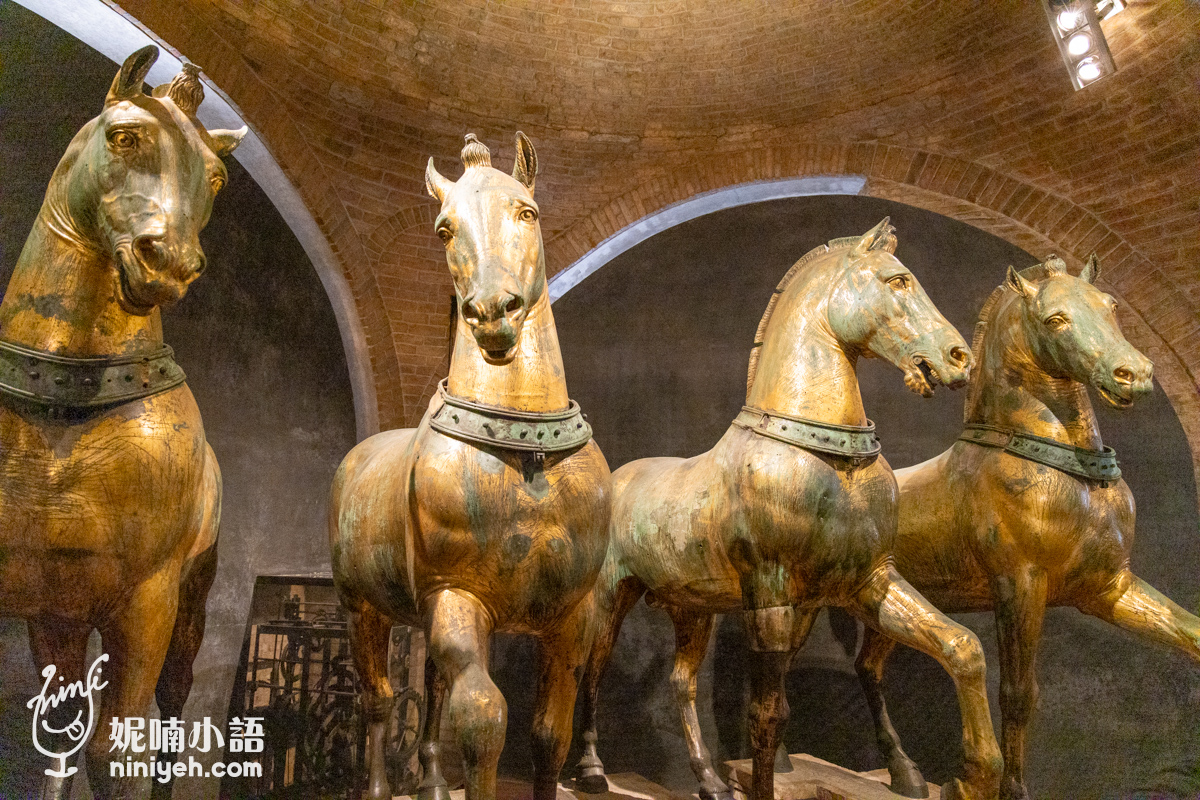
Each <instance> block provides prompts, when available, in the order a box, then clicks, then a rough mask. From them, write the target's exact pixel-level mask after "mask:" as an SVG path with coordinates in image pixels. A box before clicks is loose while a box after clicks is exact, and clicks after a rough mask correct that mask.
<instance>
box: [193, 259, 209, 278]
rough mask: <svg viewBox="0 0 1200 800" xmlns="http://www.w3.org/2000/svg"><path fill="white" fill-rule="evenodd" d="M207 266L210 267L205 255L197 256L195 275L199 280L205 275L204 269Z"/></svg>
mask: <svg viewBox="0 0 1200 800" xmlns="http://www.w3.org/2000/svg"><path fill="white" fill-rule="evenodd" d="M207 266H208V259H207V258H205V257H204V254H203V253H200V254H199V255H198V256H196V270H195V275H196V277H197V278H199V277H200V276H201V275H202V274H203V273H204V268H205V267H207Z"/></svg>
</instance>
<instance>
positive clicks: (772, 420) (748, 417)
mask: <svg viewBox="0 0 1200 800" xmlns="http://www.w3.org/2000/svg"><path fill="white" fill-rule="evenodd" d="M733 424H734V425H737V426H739V427H742V428H746V429H747V430H751V431H754V432H755V433H757V434H758V435H760V436H765V437H767V438H768V439H775V440H777V441H780V442H786V443H787V444H794V445H796V446H797V447H802V448H804V449H805V450H815V451H816V452H818V453H827V454H829V455H835V456H843V457H845V458H852V459H867V458H873V457H875V456H877V455H879V451H880V449H881V447H880V444H879V437H878V436H876V435H875V423H874V422H871V421H870V420H868V421H867V424H866V425H865V426H862V427H859V426H857V425H834V424H832V423H828V422H817V421H816V420H811V419H802V418H801V417H789V416H787V415H785V414H778V413H775V412H771V413H767V412H766V411H762V410H760V409H757V408H752V407H750V406H743V407H742V411H741V413H740V414H738V415H737V417H736V418H735V419H734V420H733Z"/></svg>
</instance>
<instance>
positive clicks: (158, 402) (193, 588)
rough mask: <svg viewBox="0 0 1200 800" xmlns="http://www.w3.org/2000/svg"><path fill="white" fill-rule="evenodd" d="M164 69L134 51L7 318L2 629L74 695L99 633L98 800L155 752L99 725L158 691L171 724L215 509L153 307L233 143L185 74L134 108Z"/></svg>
mask: <svg viewBox="0 0 1200 800" xmlns="http://www.w3.org/2000/svg"><path fill="white" fill-rule="evenodd" d="M157 58H158V49H157V48H155V47H146V48H143V49H141V50H138V51H137V52H136V53H134V54H133V55H131V56H130V57H129V58H128V59H127V60H126V61H125V63H124V64H123V65H122V67H121V69H120V71H119V72H118V73H117V76H116V78H115V79H114V80H113V82H112V87H111V88H110V89H109V92H108V96H107V98H106V99H105V101H104V109H103V111H101V112H100V115H99V116H98V117H96V118H95V119H93V120H91V121H90V122H88V123H87V124H86V125H84V126H83V128H82V129H81V130H80V131H79V133H77V134H76V135H75V137H74V139H72V141H71V143H70V145H69V146H68V148H67V151H66V154H65V155H64V156H63V158H62V161H60V162H59V165H58V167H57V168H56V169H55V171H54V174H53V177H52V178H51V179H50V184H49V186H48V188H47V189H46V197H45V201H44V203H43V204H42V208H41V211H40V212H39V213H38V216H37V219H36V221H35V223H34V226H33V230H32V232H31V233H30V235H29V238H28V239H27V240H26V242H25V247H24V249H23V250H22V251H21V255H20V257H19V259H18V260H17V264H16V267H15V269H14V271H13V275H12V278H11V280H10V281H9V284H8V289H7V291H6V292H5V294H4V300H3V303H2V304H0V520H3V522H0V614H3V615H5V616H16V617H23V618H25V619H26V620H27V621H28V627H29V639H30V645H31V648H32V650H33V655H34V659H35V661H36V662H37V666H38V669H39V670H47V669H50V667H51V666H52V665H53V667H55V668H56V670H57V673H56V674H57V675H58V676H61V677H62V678H64V679H65V682H66V683H69V682H72V681H75V680H80V681H82V680H84V678H85V665H84V661H85V658H86V652H87V642H88V636H89V634H90V632H91V631H92V630H93V629H98V630H99V631H100V635H101V639H102V642H103V649H104V652H105V653H107V654H108V656H109V661H108V662H107V665H106V666H105V667H104V668H103V672H104V679H103V682H104V683H105V684H106V685H105V687H104V688H103V690H102V691H101V692H100V708H99V713H98V715H97V719H98V720H99V721H100V723H99V724H100V725H102V726H103V727H101V728H99V731H100V732H97V733H96V734H95V735H93V736H92V737H91V740H90V742H89V743H88V745H87V765H88V774H89V776H90V782H91V788H92V791H93V793H94V796H96V797H101V798H109V797H132V796H135V795H139V793H141V792H144V791H145V790H146V789H147V787H148V781H147V780H146V779H145V778H140V779H130V778H128V777H126V778H122V777H120V776H119V775H118V776H117V777H115V778H114V777H112V776H111V775H110V770H109V759H110V756H111V757H112V759H113V762H114V763H120V765H121V766H122V767H127V766H128V762H126V761H125V757H126V755H133V756H134V760H138V759H145V758H146V757H147V756H148V754H147V753H142V754H136V753H126V752H122V751H121V750H119V749H118V750H116V751H114V752H112V753H110V748H111V747H112V745H113V742H111V741H110V740H109V736H108V723H107V721H108V720H111V719H112V718H113V717H119V718H121V719H124V718H126V717H145V716H146V714H147V712H148V711H149V705H150V699H151V696H152V695H155V696H156V697H157V699H158V705H159V708H160V710H161V712H162V715H163V717H164V718H168V717H171V716H175V717H181V716H182V712H183V704H184V701H185V700H186V699H187V696H188V693H189V691H190V690H191V685H192V660H193V659H194V658H195V655H196V652H197V650H198V649H199V647H200V641H201V638H202V637H203V635H204V614H205V607H204V606H205V600H206V597H207V594H208V589H209V587H210V585H211V583H212V580H213V575H214V573H215V570H216V558H217V528H218V524H219V518H220V508H221V474H220V471H219V469H218V467H217V461H216V458H215V457H214V456H213V452H212V449H211V448H210V447H209V446H208V444H207V442H206V441H205V438H204V426H203V423H202V422H201V420H200V412H199V411H198V410H197V408H196V402H195V400H194V399H193V397H192V393H191V391H190V390H189V389H188V387H187V384H186V383H185V382H184V375H183V371H182V370H181V369H180V368H179V367H178V365H176V363H175V361H174V360H173V358H172V351H171V348H170V347H167V346H166V345H164V344H163V338H162V320H161V317H160V312H159V308H160V307H161V306H165V305H168V304H170V303H172V302H174V301H176V300H179V299H180V298H181V297H183V295H184V293H185V292H186V291H187V288H188V285H189V284H190V283H191V282H192V281H193V280H195V279H196V278H197V277H198V276H199V275H200V273H201V272H202V271H203V270H204V263H205V262H204V253H203V252H202V250H201V248H200V242H199V239H198V234H199V233H200V230H201V229H202V228H203V227H204V225H205V223H206V222H207V221H208V216H209V213H210V212H211V210H212V203H213V198H214V196H215V195H216V193H217V190H218V189H220V188H221V186H222V185H223V184H224V183H225V181H226V179H227V175H226V171H225V167H224V166H223V165H222V163H221V158H222V157H223V156H226V155H228V154H229V153H230V152H231V151H232V150H233V149H234V147H236V146H237V144H238V142H239V141H240V139H241V137H242V135H244V133H245V130H244V129H243V130H242V131H240V132H232V131H222V130H211V131H210V130H205V128H204V126H203V125H201V124H200V123H199V121H198V120H197V119H196V116H195V112H196V109H197V107H198V106H199V104H200V102H201V100H202V99H203V87H202V85H201V84H200V81H199V78H198V70H197V69H196V67H195V66H194V65H191V64H185V66H184V70H183V72H181V73H180V74H179V75H178V76H176V77H175V79H174V80H173V81H172V82H171V83H170V84H168V85H164V86H160V87H158V88H157V89H155V90H154V92H153V93H152V94H150V95H147V94H145V93H144V92H143V89H142V85H143V81H144V80H145V78H146V74H147V72H148V71H149V69H150V67H151V65H153V63H154V61H155V60H156V59H157ZM43 674H45V673H43ZM156 686H157V688H156ZM68 710H69V711H71V713H74V710H73V709H71V708H68ZM35 725H36V722H35ZM53 771H54V772H56V773H57V774H55V775H48V776H47V778H46V780H45V781H44V783H43V786H42V789H41V791H42V796H43V797H55V798H58V797H66V796H68V795H69V793H70V784H71V780H72V778H71V774H72V773H73V771H74V767H66V765H65V760H64V762H63V767H61V768H59V769H58V770H53ZM156 786H160V785H159V784H156ZM159 791H161V788H160V789H159ZM168 791H169V790H168Z"/></svg>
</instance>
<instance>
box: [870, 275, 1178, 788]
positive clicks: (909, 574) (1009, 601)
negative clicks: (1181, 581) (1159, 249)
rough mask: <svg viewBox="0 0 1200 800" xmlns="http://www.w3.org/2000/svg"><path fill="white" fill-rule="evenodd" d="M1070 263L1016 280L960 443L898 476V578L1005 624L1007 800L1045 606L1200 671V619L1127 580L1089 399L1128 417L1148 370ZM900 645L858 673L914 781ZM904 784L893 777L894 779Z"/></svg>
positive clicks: (986, 333) (1113, 479)
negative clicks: (890, 689)
mask: <svg viewBox="0 0 1200 800" xmlns="http://www.w3.org/2000/svg"><path fill="white" fill-rule="evenodd" d="M1099 272H1100V264H1099V261H1098V260H1097V259H1096V257H1095V256H1094V255H1093V256H1092V257H1091V258H1090V259H1089V260H1088V262H1087V265H1086V266H1085V267H1084V270H1083V272H1082V273H1081V274H1080V276H1079V277H1073V276H1072V275H1070V274H1068V273H1067V271H1066V265H1065V264H1064V262H1063V261H1062V260H1061V259H1058V258H1055V257H1053V256H1052V257H1050V258H1049V259H1047V260H1046V262H1045V263H1043V264H1038V265H1036V266H1033V267H1030V268H1029V269H1026V270H1023V271H1021V272H1016V271H1015V270H1013V269H1012V268H1011V267H1010V268H1009V272H1008V278H1007V280H1006V281H1005V282H1004V283H1003V284H1001V285H1000V286H999V287H998V288H997V289H996V290H995V291H994V292H993V293H992V295H991V297H990V298H989V299H988V301H987V303H986V304H985V305H984V307H983V310H982V312H981V314H980V317H979V322H978V324H977V325H976V328H975V340H974V350H975V353H976V355H977V357H978V358H979V360H980V365H979V368H978V370H977V376H976V378H975V379H974V381H973V385H972V387H971V391H970V393H969V395H968V398H967V403H966V413H965V422H966V429H965V430H964V432H963V435H962V436H961V437H960V438H959V439H958V441H956V442H955V443H954V444H953V445H952V446H951V447H950V449H949V450H947V451H945V452H944V453H942V454H941V455H939V456H937V457H936V458H933V459H930V460H929V461H926V462H925V463H923V464H918V465H916V466H913V467H909V468H908V469H902V470H899V471H898V472H897V473H896V478H897V480H898V481H899V486H900V522H899V534H898V536H897V538H896V548H895V558H896V567H897V569H899V571H900V574H902V575H904V576H905V578H907V579H908V580H910V581H911V582H912V583H913V585H914V586H916V587H917V588H918V589H919V590H920V591H921V592H923V593H925V595H926V596H927V597H929V599H930V600H932V601H933V602H934V603H935V604H936V605H937V607H938V608H940V609H942V610H944V611H948V612H960V611H964V612H965V611H994V612H995V615H996V636H997V639H998V640H999V645H1000V714H1001V734H1002V741H1003V751H1004V777H1003V781H1002V784H1001V796H1002V797H1004V798H1014V799H1015V798H1027V797H1028V796H1029V793H1028V791H1027V789H1026V787H1025V740H1026V731H1027V729H1028V726H1029V723H1030V722H1031V720H1032V718H1033V713H1034V709H1035V708H1036V707H1037V696H1038V687H1037V674H1036V661H1037V651H1038V642H1039V639H1040V638H1041V630H1042V618H1043V616H1044V614H1045V610H1046V607H1047V606H1074V607H1075V608H1077V609H1079V610H1080V611H1082V612H1084V613H1085V614H1090V615H1092V616H1095V617H1098V618H1099V619H1103V620H1106V621H1108V622H1111V623H1113V624H1114V625H1117V626H1120V627H1122V628H1125V629H1126V630H1129V631H1132V632H1134V633H1137V634H1140V635H1141V636H1143V637H1145V638H1147V639H1150V640H1153V641H1157V642H1161V643H1164V644H1168V645H1172V646H1174V647H1177V648H1179V649H1180V650H1182V651H1183V652H1185V653H1187V654H1188V655H1190V656H1191V657H1192V658H1194V659H1197V660H1200V619H1198V618H1197V617H1195V616H1193V615H1192V614H1190V613H1188V612H1187V611H1184V610H1183V609H1182V608H1180V607H1179V606H1178V605H1176V604H1175V603H1173V602H1171V600H1169V599H1168V598H1166V597H1164V596H1163V595H1162V594H1160V593H1159V592H1158V591H1156V590H1155V589H1154V588H1153V587H1152V586H1150V585H1148V584H1147V583H1146V582H1145V581H1143V580H1141V579H1140V578H1138V577H1137V576H1136V575H1134V574H1133V572H1132V571H1131V570H1130V567H1129V559H1130V552H1131V550H1132V548H1133V537H1134V502H1133V496H1132V494H1131V493H1130V491H1129V487H1128V486H1127V485H1126V484H1125V481H1124V480H1122V479H1121V473H1120V469H1119V467H1118V466H1117V462H1116V456H1115V454H1114V453H1113V451H1112V450H1111V449H1109V448H1106V447H1105V446H1104V444H1103V441H1102V440H1101V437H1100V429H1099V427H1098V425H1097V424H1096V416H1095V412H1094V411H1093V409H1092V404H1091V401H1090V400H1089V398H1088V387H1089V386H1090V387H1092V388H1093V389H1095V391H1096V393H1097V394H1098V395H1099V396H1100V397H1101V398H1103V399H1104V401H1105V402H1106V403H1108V404H1109V405H1111V406H1114V407H1116V408H1120V409H1123V408H1128V407H1130V406H1132V405H1133V403H1134V399H1135V398H1136V397H1137V396H1138V395H1140V394H1144V393H1146V392H1148V391H1150V388H1151V382H1150V379H1151V373H1152V365H1151V364H1150V361H1149V360H1147V359H1146V357H1145V356H1143V355H1142V354H1141V353H1139V352H1138V351H1137V350H1135V349H1134V348H1133V346H1132V345H1130V344H1129V342H1128V341H1126V340H1125V337H1124V336H1122V335H1121V330H1120V328H1119V327H1118V325H1117V319H1116V316H1115V314H1114V313H1113V309H1114V308H1115V306H1116V304H1115V303H1114V301H1113V299H1112V297H1110V296H1109V295H1107V294H1105V293H1104V292H1102V291H1101V290H1099V289H1097V288H1096V287H1095V286H1094V285H1093V284H1094V281H1095V279H1096V277H1097V275H1098V274H1099ZM892 648H893V644H892V643H891V642H889V641H887V640H885V639H883V638H881V637H879V636H877V635H875V634H874V632H872V631H867V637H866V639H865V641H864V643H863V648H862V650H861V651H860V653H859V659H858V665H857V666H858V672H859V677H860V679H861V680H862V682H863V687H864V689H865V690H866V692H867V697H868V701H869V704H870V706H871V709H872V712H873V714H874V716H875V722H876V730H877V733H878V738H879V742H880V745H881V747H882V748H883V750H884V752H885V753H886V754H888V761H889V764H894V765H897V766H899V767H900V769H901V770H902V771H911V773H912V774H915V775H917V776H918V782H917V785H915V786H914V787H913V788H914V789H916V790H917V791H914V792H913V793H911V794H910V796H913V797H919V796H922V795H921V794H920V791H919V789H920V788H921V784H920V782H919V773H917V772H916V767H915V765H913V764H912V762H911V761H910V760H909V759H908V757H907V756H906V755H904V752H903V750H902V749H901V748H900V742H899V739H898V738H897V736H896V732H895V730H894V729H893V728H892V725H891V723H890V721H889V720H888V717H887V710H886V708H885V706H884V702H883V696H882V694H881V693H880V690H879V684H880V680H881V679H882V676H883V671H884V667H885V664H886V661H887V657H888V655H889V654H890V653H891V651H892ZM893 774H895V773H893Z"/></svg>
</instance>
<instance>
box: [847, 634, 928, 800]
mask: <svg viewBox="0 0 1200 800" xmlns="http://www.w3.org/2000/svg"><path fill="white" fill-rule="evenodd" d="M895 649H896V643H895V642H894V641H892V640H891V639H889V638H887V637H886V636H884V635H883V634H881V633H880V632H879V631H877V630H875V629H874V628H871V627H870V626H868V627H867V628H866V629H865V630H864V631H863V644H862V649H861V650H859V651H858V658H857V660H856V661H855V662H854V670H855V671H856V672H857V673H858V682H859V684H860V685H861V686H862V688H863V694H864V695H866V697H867V707H868V708H870V709H871V718H872V719H873V720H874V721H875V741H876V743H877V744H878V745H879V750H880V752H882V753H883V758H884V760H885V761H887V765H888V774H889V775H890V776H891V778H892V783H891V787H890V788H891V790H892V792H893V793H894V794H898V795H903V796H904V797H929V785H928V784H927V783H925V778H923V777H922V776H921V771H920V770H919V769H917V765H916V764H915V763H913V760H912V759H911V758H909V757H908V754H907V753H905V752H904V748H903V747H901V746H900V735H899V734H897V733H896V729H895V728H894V727H892V719H891V717H890V716H889V715H888V710H887V703H886V702H884V699H883V670H884V668H885V667H886V666H887V660H888V656H890V655H891V654H892V651H893V650H895Z"/></svg>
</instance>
